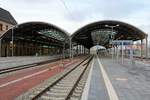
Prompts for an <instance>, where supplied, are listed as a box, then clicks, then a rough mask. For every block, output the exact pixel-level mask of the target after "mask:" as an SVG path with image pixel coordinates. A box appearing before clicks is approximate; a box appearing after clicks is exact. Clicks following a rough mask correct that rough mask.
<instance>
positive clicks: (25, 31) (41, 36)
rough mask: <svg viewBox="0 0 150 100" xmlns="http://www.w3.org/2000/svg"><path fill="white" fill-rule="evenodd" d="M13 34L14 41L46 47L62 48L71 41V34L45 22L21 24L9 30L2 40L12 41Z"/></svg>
mask: <svg viewBox="0 0 150 100" xmlns="http://www.w3.org/2000/svg"><path fill="white" fill-rule="evenodd" d="M12 32H13V37H14V40H25V41H29V42H36V43H40V44H45V45H48V44H50V45H57V46H62V45H63V43H64V41H67V40H68V39H69V34H68V33H67V32H66V31H64V30H62V29H61V28H59V27H57V26H55V25H53V24H49V23H45V22H26V23H22V24H19V25H17V26H16V27H14V28H12V29H10V30H8V31H7V32H6V33H5V34H3V35H2V36H1V37H0V38H1V39H2V40H5V41H7V40H10V41H11V39H12Z"/></svg>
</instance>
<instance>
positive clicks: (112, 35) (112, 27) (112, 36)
mask: <svg viewBox="0 0 150 100" xmlns="http://www.w3.org/2000/svg"><path fill="white" fill-rule="evenodd" d="M105 27H109V28H111V40H110V42H112V41H113V39H114V34H113V31H114V28H115V27H119V24H117V25H114V26H110V25H105ZM113 58H114V54H113V51H112V60H113Z"/></svg>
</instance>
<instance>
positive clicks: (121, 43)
mask: <svg viewBox="0 0 150 100" xmlns="http://www.w3.org/2000/svg"><path fill="white" fill-rule="evenodd" d="M111 43H112V44H113V45H132V44H133V41H132V40H114V41H112V42H111Z"/></svg>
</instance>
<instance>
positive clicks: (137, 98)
mask: <svg viewBox="0 0 150 100" xmlns="http://www.w3.org/2000/svg"><path fill="white" fill-rule="evenodd" d="M91 66H93V67H92V68H91V71H90V72H91V75H90V74H89V76H88V77H91V78H88V79H90V81H89V83H86V84H89V85H86V87H85V88H89V89H84V90H86V92H87V91H88V93H86V95H85V93H84V92H85V91H84V92H83V94H84V96H87V99H84V100H150V74H149V73H150V70H149V66H146V65H143V64H139V63H136V64H135V66H131V64H130V63H129V60H125V61H124V64H121V63H118V62H116V61H112V59H111V58H106V57H105V58H102V57H100V58H99V61H98V57H97V58H95V60H94V61H93V64H91ZM87 82H88V80H87ZM82 100H83V99H82Z"/></svg>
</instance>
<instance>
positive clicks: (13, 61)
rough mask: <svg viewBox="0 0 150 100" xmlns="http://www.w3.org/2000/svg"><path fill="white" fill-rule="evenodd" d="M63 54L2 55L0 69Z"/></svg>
mask: <svg viewBox="0 0 150 100" xmlns="http://www.w3.org/2000/svg"><path fill="white" fill-rule="evenodd" d="M60 56H61V55H53V56H18V57H0V69H4V68H11V67H16V66H23V65H28V64H35V63H39V62H43V61H48V60H54V59H58V58H60Z"/></svg>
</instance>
